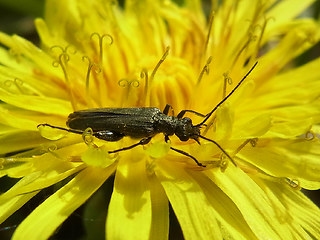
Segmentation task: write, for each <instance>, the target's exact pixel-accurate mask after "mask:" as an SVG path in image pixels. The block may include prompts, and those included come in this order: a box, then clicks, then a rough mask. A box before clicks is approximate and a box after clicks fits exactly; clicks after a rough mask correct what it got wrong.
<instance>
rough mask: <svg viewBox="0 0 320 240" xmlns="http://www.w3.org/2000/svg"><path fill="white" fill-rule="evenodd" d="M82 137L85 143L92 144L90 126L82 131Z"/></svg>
mask: <svg viewBox="0 0 320 240" xmlns="http://www.w3.org/2000/svg"><path fill="white" fill-rule="evenodd" d="M82 139H83V141H84V142H85V144H87V145H93V130H92V128H87V129H86V130H84V132H83V133H82Z"/></svg>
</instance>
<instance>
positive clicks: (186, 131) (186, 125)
mask: <svg viewBox="0 0 320 240" xmlns="http://www.w3.org/2000/svg"><path fill="white" fill-rule="evenodd" d="M175 134H176V135H177V137H178V138H179V139H180V140H181V141H188V140H189V139H190V138H191V139H194V140H196V141H197V142H198V136H199V135H200V128H199V127H197V126H193V125H192V120H191V119H190V118H188V117H185V118H182V119H180V121H179V122H178V124H177V126H176V129H175Z"/></svg>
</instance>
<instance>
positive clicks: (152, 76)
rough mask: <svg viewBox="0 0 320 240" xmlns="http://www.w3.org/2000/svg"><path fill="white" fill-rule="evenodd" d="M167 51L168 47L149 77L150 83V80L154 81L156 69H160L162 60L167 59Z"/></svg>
mask: <svg viewBox="0 0 320 240" xmlns="http://www.w3.org/2000/svg"><path fill="white" fill-rule="evenodd" d="M169 50H170V47H167V48H166V51H165V52H164V54H163V55H162V57H161V59H160V60H159V62H158V63H157V65H156V66H155V68H154V69H153V71H152V73H151V75H150V82H152V80H153V79H154V75H155V74H156V72H157V70H158V68H159V67H160V65H161V63H163V62H164V60H165V59H166V58H167V56H168V54H169Z"/></svg>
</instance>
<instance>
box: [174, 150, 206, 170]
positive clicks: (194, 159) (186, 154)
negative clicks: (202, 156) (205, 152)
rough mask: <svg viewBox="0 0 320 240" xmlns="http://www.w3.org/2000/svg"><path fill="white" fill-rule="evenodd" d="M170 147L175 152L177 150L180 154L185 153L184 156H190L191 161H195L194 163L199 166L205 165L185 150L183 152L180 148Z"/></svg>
mask: <svg viewBox="0 0 320 240" xmlns="http://www.w3.org/2000/svg"><path fill="white" fill-rule="evenodd" d="M170 149H172V150H173V151H176V152H178V153H181V154H182V155H185V156H187V157H189V158H192V159H193V161H195V162H196V164H197V165H198V166H200V167H205V166H206V165H203V164H202V163H200V162H199V161H198V160H197V159H196V158H195V157H194V156H192V155H190V154H189V153H187V152H185V151H182V150H180V149H176V148H173V147H170Z"/></svg>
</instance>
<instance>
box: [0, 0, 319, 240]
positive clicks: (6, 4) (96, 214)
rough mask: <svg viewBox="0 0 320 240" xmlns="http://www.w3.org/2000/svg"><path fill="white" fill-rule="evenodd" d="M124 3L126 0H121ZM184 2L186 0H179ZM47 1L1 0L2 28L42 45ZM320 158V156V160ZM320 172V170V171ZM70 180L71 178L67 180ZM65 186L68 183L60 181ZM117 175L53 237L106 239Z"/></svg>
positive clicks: (5, 184)
mask: <svg viewBox="0 0 320 240" xmlns="http://www.w3.org/2000/svg"><path fill="white" fill-rule="evenodd" d="M119 2H120V4H123V1H119ZM176 2H178V3H180V2H182V0H176ZM44 3H45V0H0V31H1V32H5V33H7V34H17V35H20V36H22V37H24V38H26V39H28V40H30V41H31V42H33V43H34V44H36V45H38V44H39V38H38V35H37V32H36V30H35V27H34V23H33V22H34V19H35V18H37V17H43V11H44ZM204 8H205V11H206V13H208V15H209V12H210V1H204ZM303 16H309V17H313V18H316V19H318V20H319V21H320V0H317V1H316V2H315V3H314V4H313V5H312V6H311V7H310V8H308V9H307V10H306V11H305V12H304V13H303ZM319 56H320V43H318V44H317V45H315V46H314V47H313V48H311V49H310V50H309V51H307V52H306V53H304V54H303V55H302V56H300V57H299V58H298V59H297V61H296V64H297V65H302V64H304V63H306V62H308V61H310V60H311V59H315V58H316V57H319ZM319 161H320V159H319ZM319 174H320V173H319ZM66 181H68V179H67V180H66ZM14 183H15V180H13V179H9V178H6V177H4V178H1V179H0V193H1V192H5V191H6V190H7V189H8V188H9V187H10V186H12V185H13V184H14ZM60 184H61V185H63V184H64V182H62V183H60ZM59 187H60V186H56V187H50V188H48V189H44V190H43V191H41V192H40V193H39V194H38V195H37V196H36V197H35V198H33V199H32V200H31V201H29V202H28V203H27V204H26V205H25V206H24V207H23V208H21V209H20V210H19V211H18V212H17V213H15V214H13V215H12V216H11V217H10V218H9V219H8V220H7V221H5V222H4V223H3V224H1V225H0V239H1V240H6V239H10V238H11V236H12V234H13V232H14V230H15V228H16V227H17V225H18V224H19V223H20V222H21V221H22V220H23V219H24V218H25V217H26V216H27V215H28V214H29V213H31V212H32V210H33V209H34V208H35V207H36V206H38V205H39V203H41V202H43V201H44V200H45V199H46V198H47V197H48V196H50V195H51V194H52V193H54V192H55V191H56V189H58V188H59ZM112 189H113V178H110V179H108V181H107V182H106V183H105V184H104V185H103V186H102V187H101V188H100V189H99V191H97V192H96V193H95V194H94V195H93V197H92V198H91V200H90V201H88V202H87V203H86V204H85V205H83V206H81V207H80V208H79V209H78V210H77V211H75V212H74V213H73V214H72V215H71V216H70V217H69V218H68V219H67V220H66V221H65V222H64V224H63V225H62V226H61V227H60V228H59V229H57V231H56V233H55V235H54V236H52V238H51V239H104V226H105V217H106V214H107V206H108V204H109V200H110V197H111V194H112ZM304 192H305V194H306V195H308V196H309V198H311V199H312V201H314V202H315V203H316V204H317V205H318V206H320V192H319V191H304ZM169 237H170V239H175V240H177V239H183V236H182V232H181V229H180V227H179V224H178V221H177V219H176V217H175V215H174V213H173V211H172V209H170V236H169Z"/></svg>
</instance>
